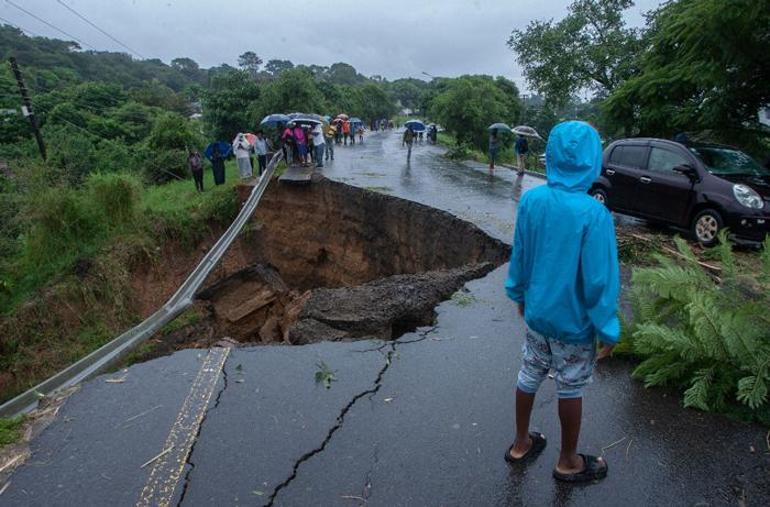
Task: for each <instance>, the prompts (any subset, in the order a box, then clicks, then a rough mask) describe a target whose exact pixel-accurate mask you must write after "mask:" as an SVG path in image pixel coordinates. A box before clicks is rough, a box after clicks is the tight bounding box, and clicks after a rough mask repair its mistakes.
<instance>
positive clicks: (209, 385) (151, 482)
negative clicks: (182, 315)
mask: <svg viewBox="0 0 770 507" xmlns="http://www.w3.org/2000/svg"><path fill="white" fill-rule="evenodd" d="M229 352H230V349H229V348H215V349H211V350H209V352H208V354H207V355H206V358H205V359H204V360H203V363H202V364H201V367H200V370H198V375H197V376H196V377H195V380H194V381H193V383H192V386H191V387H190V392H189V393H188V394H187V398H185V400H184V403H183V404H182V408H181V410H180V411H179V414H178V415H177V417H176V421H174V424H173V425H172V426H171V431H170V432H169V434H168V438H166V443H165V444H164V445H163V449H166V450H168V452H165V453H164V454H163V455H162V456H161V457H159V458H158V459H157V461H155V464H154V465H153V467H152V471H151V472H150V476H149V477H148V478H147V483H146V484H145V486H144V489H143V490H142V493H141V495H139V500H138V501H137V502H136V505H137V507H149V506H156V505H157V506H167V505H170V504H171V500H173V498H174V490H175V489H176V485H177V483H178V482H179V478H180V477H181V476H182V472H183V471H184V467H185V464H186V463H187V456H188V455H189V454H190V449H191V448H192V445H193V443H194V442H195V438H196V436H197V435H198V429H199V428H200V425H201V421H202V420H203V416H204V415H205V414H206V409H207V408H208V406H209V401H211V395H212V394H213V393H214V389H215V388H216V385H217V381H218V380H219V373H220V372H221V371H222V368H223V367H224V365H225V360H226V359H227V355H228V353H229Z"/></svg>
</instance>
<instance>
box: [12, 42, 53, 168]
mask: <svg viewBox="0 0 770 507" xmlns="http://www.w3.org/2000/svg"><path fill="white" fill-rule="evenodd" d="M8 61H9V62H10V63H11V70H12V71H13V75H14V76H15V77H16V82H17V83H18V84H19V94H20V95H21V113H22V114H23V115H24V116H26V117H27V118H29V123H30V125H32V132H34V134H35V139H36V140H37V147H38V149H39V150H40V156H41V157H43V160H45V159H46V154H45V143H43V134H41V133H40V129H39V128H38V126H37V120H36V119H35V113H34V112H33V111H32V101H31V100H29V94H28V93H27V87H26V86H24V79H23V78H22V77H21V71H20V70H19V65H18V64H17V63H16V58H14V57H13V56H12V57H10V58H9V59H8Z"/></svg>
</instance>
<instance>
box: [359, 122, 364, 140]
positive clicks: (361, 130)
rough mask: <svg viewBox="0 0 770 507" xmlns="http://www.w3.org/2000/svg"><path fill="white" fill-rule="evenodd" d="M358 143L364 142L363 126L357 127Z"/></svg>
mask: <svg viewBox="0 0 770 507" xmlns="http://www.w3.org/2000/svg"><path fill="white" fill-rule="evenodd" d="M358 142H359V143H363V142H364V126H363V125H359V126H358Z"/></svg>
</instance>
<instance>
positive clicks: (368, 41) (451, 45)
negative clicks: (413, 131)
mask: <svg viewBox="0 0 770 507" xmlns="http://www.w3.org/2000/svg"><path fill="white" fill-rule="evenodd" d="M12 1H13V2H14V3H15V4H17V5H19V6H21V7H23V8H24V9H26V10H28V11H30V12H31V13H33V14H35V15H37V16H39V17H40V18H42V19H44V20H46V21H48V22H50V23H51V24H53V25H55V26H57V27H58V28H61V29H62V30H64V31H65V32H68V33H70V34H72V35H74V36H76V37H78V38H79V39H80V40H82V41H83V42H85V43H87V44H90V45H92V46H94V47H96V48H98V49H100V50H115V51H125V50H124V49H123V48H121V47H120V46H119V45H118V44H117V43H115V42H113V41H112V40H110V39H109V38H108V37H106V36H105V35H104V34H102V33H100V32H99V31H97V30H96V29H94V28H93V27H91V26H89V25H88V24H87V23H85V22H84V21H83V20H81V19H78V18H77V17H76V16H75V15H74V14H72V13H71V12H69V11H67V9H65V8H64V7H63V6H62V5H60V4H59V3H58V2H57V0H12ZM61 1H62V2H64V3H66V4H67V5H69V6H71V7H72V8H74V9H75V10H77V11H79V12H80V13H82V14H83V15H84V16H85V17H86V18H88V19H89V20H90V21H92V22H93V23H95V24H96V25H98V26H99V27H101V28H103V29H104V30H105V31H107V32H108V33H110V34H111V35H112V36H113V37H115V38H116V39H118V40H120V41H121V42H123V43H124V44H126V45H127V46H129V47H131V48H132V49H134V50H136V51H137V52H138V53H139V54H142V55H144V56H146V57H148V58H160V59H162V60H163V61H165V62H169V61H170V60H171V59H172V58H175V57H179V56H187V57H190V58H192V59H193V60H195V61H197V62H198V63H199V64H200V65H201V66H202V67H211V66H215V65H219V64H221V63H228V64H230V65H235V64H236V61H237V58H238V55H239V54H241V53H243V52H244V51H247V50H252V51H254V52H256V53H257V54H258V55H260V56H261V57H262V59H263V60H265V61H267V60H268V59H271V58H280V59H288V60H291V61H292V62H294V63H295V64H296V63H305V64H311V63H314V64H318V65H331V64H332V63H334V62H338V61H343V62H346V63H350V64H351V65H353V66H354V67H355V68H356V69H357V70H358V71H359V72H360V73H362V74H364V75H367V76H370V75H373V74H380V75H382V76H385V77H386V78H388V79H397V78H399V77H422V78H425V76H424V75H423V74H422V73H423V72H427V73H428V74H431V75H434V76H457V75H461V74H491V75H503V76H506V77H508V78H511V79H514V80H515V81H516V82H517V84H519V86H521V87H522V89H525V88H526V86H525V83H524V80H523V79H522V77H521V72H520V70H519V68H518V67H517V65H516V62H515V60H514V56H513V53H512V52H511V51H510V50H509V49H508V48H507V46H506V44H505V43H506V41H507V39H508V36H509V35H510V33H511V30H513V29H515V28H523V27H525V26H526V25H527V23H529V21H531V20H533V19H549V18H556V19H560V18H561V17H563V16H564V15H565V13H566V7H567V6H568V5H569V4H570V3H571V0H539V1H526V0H327V1H319V0H272V1H267V0H61ZM659 3H660V0H636V6H635V7H634V8H632V9H631V10H630V11H629V12H628V16H627V17H628V22H629V23H630V24H632V25H635V26H638V25H641V23H642V13H643V12H646V11H648V10H650V9H652V8H654V7H656V6H657V5H658V4H659ZM0 16H2V17H3V18H5V19H7V20H9V21H12V22H14V23H16V24H18V25H20V26H21V27H22V28H25V29H27V30H30V31H33V32H36V33H38V34H41V35H46V36H52V37H57V38H66V37H64V36H62V35H61V34H60V33H57V32H56V30H54V29H52V28H50V27H48V26H46V25H45V24H43V23H41V22H40V21H38V20H36V19H34V18H32V17H30V16H29V15H27V14H25V13H23V12H22V11H20V10H18V9H16V8H15V7H13V6H12V5H10V4H9V3H8V2H7V1H6V0H0Z"/></svg>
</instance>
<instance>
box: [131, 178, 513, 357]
mask: <svg viewBox="0 0 770 507" xmlns="http://www.w3.org/2000/svg"><path fill="white" fill-rule="evenodd" d="M249 190H250V187H244V188H243V189H241V191H242V192H243V193H244V194H243V195H244V196H245V195H246V193H247V192H248V191H249ZM241 243H242V244H241V248H242V249H243V250H245V251H248V252H249V263H248V264H247V265H244V266H243V268H242V269H240V270H239V271H236V272H235V273H233V274H231V275H230V276H227V277H226V278H223V279H221V280H219V281H217V282H216V283H213V284H211V285H209V286H207V287H206V288H205V289H204V290H203V291H201V293H200V294H199V295H198V300H197V302H196V306H195V313H196V317H195V319H193V320H194V322H191V323H189V324H187V325H184V326H182V327H181V328H179V329H176V330H175V331H173V332H171V333H168V334H166V335H165V336H160V337H157V336H156V337H154V338H153V340H152V341H151V343H155V345H156V346H155V347H154V348H153V350H147V351H146V353H144V354H140V355H139V356H140V357H137V358H136V359H137V360H144V359H148V358H150V357H155V356H157V355H162V354H164V353H169V352H172V351H173V350H176V349H180V348H187V347H209V346H211V345H212V344H213V343H216V342H217V341H218V340H220V339H222V338H224V337H229V338H231V339H233V340H235V341H237V342H240V343H248V344H270V343H284V344H305V343H311V342H317V341H323V340H355V339H370V338H379V339H385V340H389V339H396V338H398V337H399V336H401V335H402V334H404V333H406V332H409V331H412V330H414V329H416V328H417V327H420V326H424V325H429V324H431V323H432V322H433V321H434V319H435V312H434V308H435V307H436V306H437V305H438V304H439V303H440V302H441V301H444V300H446V299H449V298H450V297H451V296H452V294H454V293H455V292H456V291H457V290H459V289H460V288H461V287H462V286H463V285H464V284H465V283H466V282H468V281H469V280H472V279H474V278H479V277H481V276H484V275H485V274H487V273H488V272H489V271H491V270H492V269H494V268H496V267H497V266H499V265H501V264H502V263H504V262H506V261H507V260H508V257H509V255H510V247H509V246H508V245H506V244H504V243H503V242H501V241H499V240H497V239H494V238H492V237H490V236H488V235H487V234H486V233H484V232H483V231H482V230H481V229H479V228H478V227H476V226H475V225H473V224H471V223H468V222H465V221H463V220H460V219H458V218H456V217H454V216H452V215H450V214H449V213H446V212H444V211H441V210H437V209H434V208H430V207H427V206H424V205H421V204H418V203H414V202H411V201H407V200H404V199H399V198H396V197H392V196H389V195H384V194H380V193H376V192H370V191H367V190H366V189H361V188H358V187H353V186H349V185H346V184H344V183H340V182H335V181H330V180H326V179H320V180H319V181H315V182H314V183H313V184H311V185H307V186H303V187H299V186H291V185H286V184H278V183H276V184H272V185H271V186H270V187H269V188H268V191H267V192H266V194H265V196H264V197H263V199H262V202H261V203H260V206H259V209H258V210H257V213H256V214H255V216H254V218H253V219H252V221H251V223H250V224H249V225H248V226H247V230H246V231H245V232H244V233H243V234H242V238H241Z"/></svg>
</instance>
